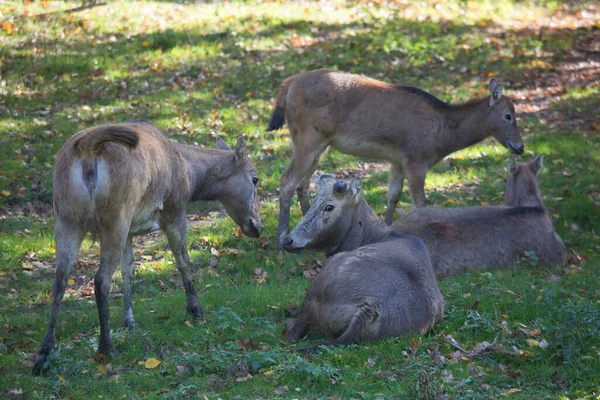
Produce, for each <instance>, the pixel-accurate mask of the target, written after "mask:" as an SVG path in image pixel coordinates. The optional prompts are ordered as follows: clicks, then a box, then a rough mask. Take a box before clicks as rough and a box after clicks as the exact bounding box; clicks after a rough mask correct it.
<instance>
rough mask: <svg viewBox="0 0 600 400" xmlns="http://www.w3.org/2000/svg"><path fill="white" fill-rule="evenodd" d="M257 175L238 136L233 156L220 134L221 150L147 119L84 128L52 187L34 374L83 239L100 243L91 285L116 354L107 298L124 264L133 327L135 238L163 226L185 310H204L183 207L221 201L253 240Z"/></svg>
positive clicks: (103, 348) (51, 340) (103, 333)
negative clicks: (50, 244) (48, 293)
mask: <svg viewBox="0 0 600 400" xmlns="http://www.w3.org/2000/svg"><path fill="white" fill-rule="evenodd" d="M258 182H259V180H258V178H257V171H256V168H255V167H254V164H253V163H252V161H251V160H250V159H249V158H248V155H247V148H246V142H245V139H244V138H243V137H240V138H239V139H238V141H237V144H236V146H235V150H232V149H231V148H230V147H229V146H227V144H226V143H225V141H224V140H223V139H221V138H219V137H217V148H214V149H213V148H201V147H198V146H193V145H187V144H177V143H173V142H171V141H170V140H169V139H168V138H167V137H166V136H165V135H164V134H162V133H161V132H160V131H159V130H158V129H157V128H155V127H154V126H153V125H151V124H150V123H147V122H144V121H131V122H125V123H118V124H107V125H100V126H96V127H92V128H89V129H86V130H83V131H81V132H79V133H77V134H75V135H74V136H72V137H71V138H69V139H68V140H67V141H66V142H65V144H64V145H63V147H62V148H61V149H60V151H59V152H58V154H57V157H56V163H55V168H54V175H53V181H52V188H53V213H54V238H55V243H56V275H55V279H54V283H53V286H52V310H51V313H50V322H49V325H48V330H47V332H46V335H45V336H44V338H43V340H42V342H41V343H40V346H39V350H38V358H37V361H36V363H35V364H34V367H33V370H32V372H33V374H35V375H38V374H40V373H41V372H42V370H43V368H44V364H45V363H46V360H47V357H48V355H49V353H50V351H51V350H52V349H53V348H54V347H55V328H56V322H57V317H58V313H59V308H60V304H61V300H62V298H63V295H64V292H65V287H66V286H67V280H68V277H69V274H70V272H71V269H72V267H73V265H74V263H75V261H76V258H77V253H78V251H79V247H80V246H81V242H82V240H83V238H84V236H85V235H86V234H87V233H91V234H92V235H93V237H94V238H95V239H94V240H96V239H98V240H99V242H100V266H99V269H98V271H97V273H96V275H95V278H94V288H95V296H96V305H97V308H98V317H99V322H100V340H99V345H98V353H100V354H103V355H110V354H111V352H112V351H113V348H114V346H113V343H112V340H111V337H110V326H109V309H108V297H109V293H110V289H111V282H112V276H113V274H114V272H115V270H116V268H117V266H119V265H120V266H121V273H122V276H123V294H124V314H123V320H122V326H123V327H124V328H129V329H135V327H136V325H135V319H134V316H133V309H132V292H133V277H134V269H135V267H134V259H133V252H132V237H133V236H135V235H141V234H144V233H148V232H151V231H154V230H158V229H162V230H163V231H164V232H165V234H166V236H167V240H168V243H169V247H170V248H171V251H172V252H173V256H174V258H175V262H176V265H177V268H178V270H179V271H180V273H181V277H182V280H183V286H184V289H185V294H186V303H187V304H186V310H187V312H188V313H189V314H191V315H192V316H193V317H195V318H202V317H203V310H202V307H201V305H200V302H199V301H198V297H197V295H196V291H195V289H194V285H193V281H192V274H191V271H190V259H189V256H188V252H187V248H186V231H187V218H186V206H187V204H188V203H189V202H191V201H206V200H219V201H221V203H222V204H223V206H224V208H225V210H226V211H227V213H228V214H229V216H230V217H231V218H232V219H233V220H234V221H235V222H236V224H237V225H238V226H239V227H240V228H241V231H242V232H243V233H244V234H245V235H247V236H249V237H258V236H260V233H261V230H262V222H261V218H260V215H259V212H258V197H257V185H258Z"/></svg>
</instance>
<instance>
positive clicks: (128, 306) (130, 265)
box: [121, 236, 135, 330]
mask: <svg viewBox="0 0 600 400" xmlns="http://www.w3.org/2000/svg"><path fill="white" fill-rule="evenodd" d="M131 242H132V237H131V236H128V237H127V243H126V244H125V250H124V251H123V256H122V257H121V275H122V276H123V299H124V300H123V322H122V324H121V326H122V327H123V328H128V329H132V330H133V329H135V319H134V317H133V298H132V297H133V276H134V274H135V264H134V262H133V248H132V245H131Z"/></svg>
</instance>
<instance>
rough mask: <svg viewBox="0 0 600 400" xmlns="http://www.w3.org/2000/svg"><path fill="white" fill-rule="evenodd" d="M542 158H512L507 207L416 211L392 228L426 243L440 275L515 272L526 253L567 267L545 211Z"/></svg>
mask: <svg viewBox="0 0 600 400" xmlns="http://www.w3.org/2000/svg"><path fill="white" fill-rule="evenodd" d="M542 165H543V156H541V155H539V156H537V157H536V158H534V159H533V160H532V161H530V162H528V163H517V162H515V161H514V160H512V159H511V160H510V162H509V167H508V171H509V173H508V178H507V179H506V189H505V190H506V192H505V196H506V205H505V206H479V207H457V208H436V207H426V208H420V209H417V210H413V211H412V212H410V213H408V214H406V215H405V216H403V217H402V218H400V219H399V220H398V221H396V222H395V223H394V224H393V225H392V228H394V229H396V230H398V231H399V232H402V233H406V234H409V235H415V236H418V237H419V238H421V239H423V241H424V242H425V245H426V246H427V249H428V250H429V255H430V257H431V263H432V264H433V269H434V270H435V273H436V275H437V276H438V277H441V276H448V275H456V274H459V273H461V272H464V271H467V270H483V269H489V268H510V267H512V266H513V265H514V263H515V261H517V260H519V258H521V257H522V256H523V254H524V253H525V252H527V251H533V252H535V255H536V257H537V258H538V263H539V264H540V265H558V266H562V265H564V264H565V261H566V256H567V251H566V248H565V245H564V244H563V242H562V240H561V239H560V237H559V236H558V234H557V233H556V231H555V230H554V227H553V226H552V221H551V220H550V217H549V216H548V215H547V214H546V211H545V210H544V203H543V201H542V196H541V194H540V190H539V183H538V179H537V174H538V171H539V170H540V169H541V168H542Z"/></svg>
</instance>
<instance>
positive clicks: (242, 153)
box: [235, 136, 248, 167]
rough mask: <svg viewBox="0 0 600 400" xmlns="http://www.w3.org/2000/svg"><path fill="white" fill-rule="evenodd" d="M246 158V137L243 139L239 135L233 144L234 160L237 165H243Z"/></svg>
mask: <svg viewBox="0 0 600 400" xmlns="http://www.w3.org/2000/svg"><path fill="white" fill-rule="evenodd" d="M247 158H248V149H247V148H246V139H244V137H243V136H240V137H239V138H238V140H237V143H236V145H235V162H236V163H237V165H238V167H239V166H242V165H244V164H245V163H246V159H247Z"/></svg>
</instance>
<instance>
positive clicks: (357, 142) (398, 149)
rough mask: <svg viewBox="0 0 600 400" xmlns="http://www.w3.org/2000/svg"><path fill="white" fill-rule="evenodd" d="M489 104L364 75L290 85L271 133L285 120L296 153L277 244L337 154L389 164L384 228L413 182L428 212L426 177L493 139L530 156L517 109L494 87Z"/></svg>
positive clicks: (324, 73) (327, 76)
mask: <svg viewBox="0 0 600 400" xmlns="http://www.w3.org/2000/svg"><path fill="white" fill-rule="evenodd" d="M490 93H491V95H490V97H488V98H484V99H479V100H473V101H470V102H468V103H465V104H459V105H450V104H447V103H445V102H443V101H441V100H439V99H438V98H436V97H435V96H433V95H431V94H429V93H427V92H425V91H423V90H421V89H417V88H413V87H408V86H400V85H392V84H389V83H385V82H381V81H378V80H375V79H370V78H367V77H364V76H361V75H353V74H348V73H343V72H337V71H328V70H316V71H311V72H304V73H301V74H298V75H294V76H292V77H290V78H288V79H286V80H285V81H284V83H283V85H282V87H281V89H280V91H279V94H278V95H277V101H276V105H275V110H274V111H273V114H272V116H271V121H270V123H269V126H268V127H267V131H272V130H275V129H279V128H281V127H282V126H283V123H284V122H285V119H286V118H287V122H288V127H289V131H290V136H291V138H292V142H293V145H294V153H293V155H292V161H291V162H290V165H289V167H288V168H287V170H286V171H285V173H284V174H283V175H282V177H281V180H280V193H279V204H280V210H279V228H278V235H279V236H278V239H279V245H280V246H281V244H282V240H283V238H284V237H285V235H286V234H287V233H288V232H289V219H290V206H291V201H292V197H293V195H294V191H295V190H297V192H298V198H299V200H300V204H301V207H302V213H303V214H304V215H306V213H307V212H308V209H309V208H310V202H309V196H308V189H309V184H310V181H309V180H310V176H311V175H312V174H313V173H314V171H315V170H316V168H317V165H318V163H319V160H320V158H321V155H322V154H323V152H324V151H325V150H326V149H327V148H328V147H329V146H331V147H333V148H334V149H337V150H338V151H341V152H342V153H346V154H351V155H354V156H359V157H365V158H372V159H373V158H374V159H381V160H387V161H389V162H390V163H391V169H390V182H389V191H388V195H387V210H386V214H385V221H386V222H387V224H388V225H390V224H391V223H392V218H393V215H394V209H395V207H396V204H397V203H398V200H399V199H400V194H401V193H402V186H403V184H404V177H405V176H407V177H408V185H409V190H410V194H411V197H412V203H413V207H414V208H420V207H425V205H426V201H425V191H424V183H425V175H427V171H429V169H431V168H432V167H433V166H434V165H435V164H436V163H437V162H438V161H440V160H442V159H443V158H444V157H445V156H447V155H448V154H450V153H452V152H455V151H457V150H460V149H464V148H465V147H468V146H471V145H473V144H475V143H478V142H480V141H482V140H483V139H485V138H487V137H488V136H493V137H495V138H496V139H497V140H498V141H499V142H500V143H501V144H502V145H503V146H505V147H507V148H508V149H509V150H510V151H511V152H513V153H515V154H522V153H523V151H524V147H523V142H522V140H521V136H520V134H519V130H518V128H517V120H516V117H515V109H514V107H513V105H512V103H511V101H510V99H509V98H507V97H506V96H502V85H500V84H499V83H498V82H497V81H496V80H495V79H492V80H490Z"/></svg>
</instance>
